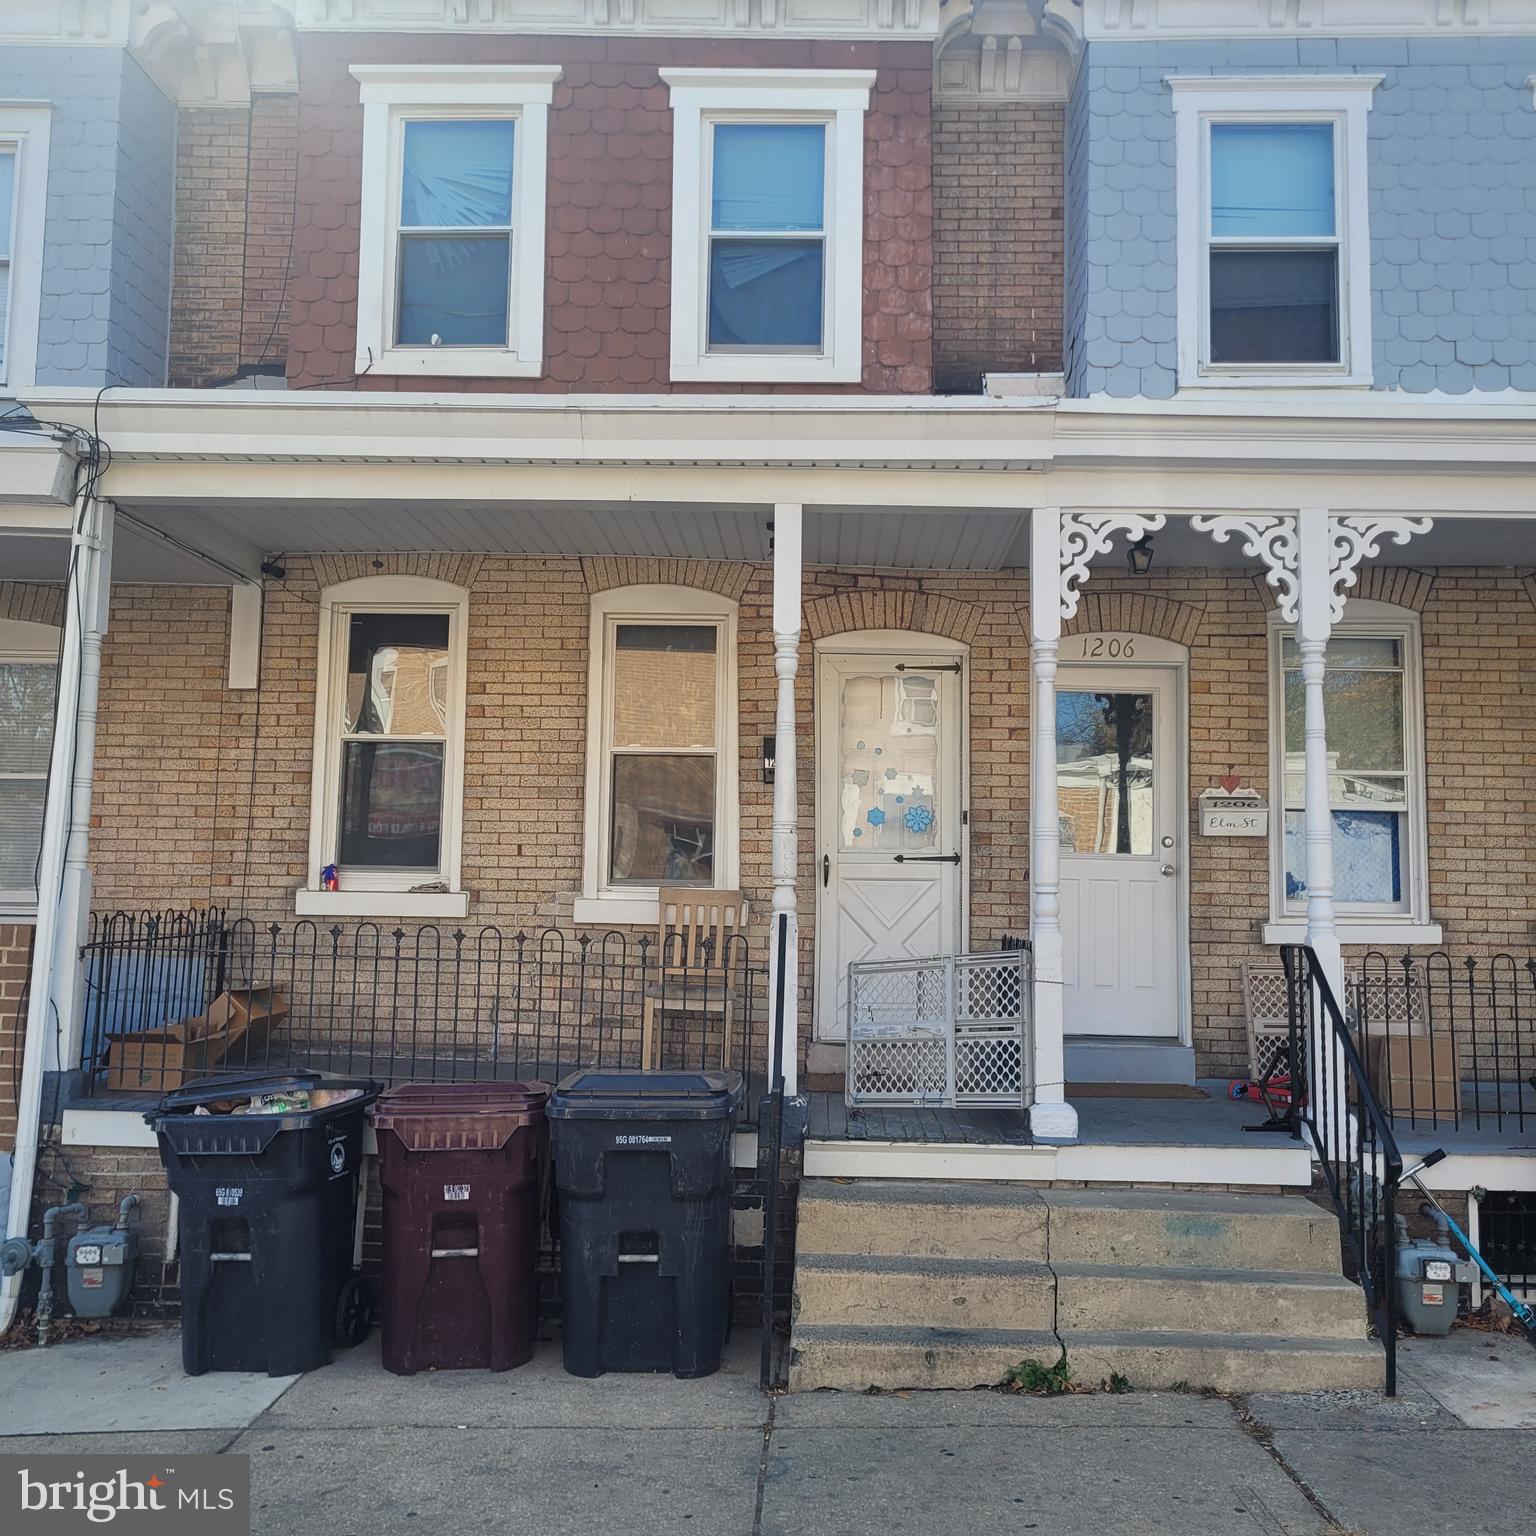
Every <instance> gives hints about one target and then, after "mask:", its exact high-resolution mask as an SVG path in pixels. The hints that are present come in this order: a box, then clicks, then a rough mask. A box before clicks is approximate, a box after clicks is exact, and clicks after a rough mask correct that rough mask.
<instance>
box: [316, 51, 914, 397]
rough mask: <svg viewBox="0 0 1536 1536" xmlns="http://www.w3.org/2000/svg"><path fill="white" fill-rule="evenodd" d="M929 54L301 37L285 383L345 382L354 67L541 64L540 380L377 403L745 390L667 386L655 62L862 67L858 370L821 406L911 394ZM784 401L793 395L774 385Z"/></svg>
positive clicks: (667, 237) (449, 384)
mask: <svg viewBox="0 0 1536 1536" xmlns="http://www.w3.org/2000/svg"><path fill="white" fill-rule="evenodd" d="M930 57H931V54H930V50H929V48H928V45H927V44H924V43H811V42H782V43H781V42H753V43H723V42H703V41H692V42H690V41H686V40H668V39H660V38H657V39H618V38H572V37H553V38H531V37H499V36H485V37H477V38H475V39H473V40H472V41H471V40H465V39H459V38H441V37H413V38H410V39H393V38H388V37H381V36H372V37H368V38H361V39H360V38H332V37H325V36H311V37H307V38H306V39H305V40H304V56H303V68H302V72H301V73H302V76H303V80H304V84H303V86H302V88H301V93H300V132H299V187H298V213H297V218H296V222H295V229H294V279H293V287H292V295H293V301H292V334H291V338H290V350H289V363H288V373H289V380H290V382H291V383H292V384H293V385H295V386H296V387H305V386H312V385H316V384H324V383H327V382H335V383H338V384H345V385H348V386H350V385H351V382H352V374H353V369H354V359H355V345H356V330H357V270H358V228H359V212H360V200H361V192H362V186H361V180H362V166H361V162H362V109H361V107H360V106H359V105H358V94H357V82H356V81H355V80H353V79H352V77H351V76H350V74H349V73H348V69H349V67H350V66H351V65H352V64H358V63H395V62H400V61H404V60H411V61H415V62H420V63H468V62H475V63H483V64H488V63H503V64H514V63H535V62H536V63H554V64H559V65H561V66H562V69H563V71H564V74H563V77H562V79H561V81H560V84H559V85H558V86H557V87H556V88H555V97H554V103H553V106H552V109H551V112H550V124H549V156H550V165H549V201H548V225H547V236H546V241H547V243H546V250H545V332H544V372H543V376H542V377H541V378H538V379H494V378H493V379H450V378H417V377H410V378H395V377H385V376H378V375H373V376H369V377H366V378H365V379H363V380H362V382H361V387H363V388H377V389H413V390H415V389H442V388H452V389H466V390H496V391H505V390H517V391H527V390H537V391H544V392H553V393H560V392H566V391H588V390H591V391H600V392H607V391H623V390H643V391H657V390H669V389H673V388H693V389H701V390H707V391H709V392H711V393H721V392H734V391H736V390H740V391H745V392H751V393H762V392H765V391H768V390H773V389H774V388H775V386H772V385H758V384H751V385H742V386H731V385H720V384H709V385H696V386H674V385H673V384H672V383H671V381H670V378H669V376H668V374H669V358H668V353H669V345H670V327H671V280H672V266H671V233H672V217H671V204H672V113H671V110H670V102H669V93H668V91H667V88H666V87H665V86H664V85H663V84H662V83H661V81H660V79H659V77H658V74H657V70H658V68H660V67H661V66H663V65H668V64H672V65H712V66H716V67H722V68H742V67H785V68H791V67H799V68H805V67H817V66H819V67H823V68H829V69H830V68H874V69H876V70H878V71H879V75H878V79H877V81H876V85H875V89H874V92H873V93H872V96H871V102H870V111H869V115H868V117H867V118H866V134H865V155H864V158H865V196H864V205H865V241H864V283H865V294H864V314H865V321H864V370H863V380H862V382H861V383H860V384H858V385H851V384H850V385H840V386H823V388H828V389H831V390H833V391H835V392H839V393H846V392H850V391H852V392H858V391H861V390H862V391H870V392H878V393H893V392H906V393H925V392H926V391H927V390H928V389H929V387H930V385H931V381H932V369H933V340H932V338H933V301H932V268H933V193H932V143H931V133H930V86H931V66H930ZM782 388H784V389H785V390H787V391H788V392H792V393H804V392H806V386H804V385H793V386H782Z"/></svg>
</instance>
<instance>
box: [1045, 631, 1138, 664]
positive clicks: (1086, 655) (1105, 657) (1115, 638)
mask: <svg viewBox="0 0 1536 1536" xmlns="http://www.w3.org/2000/svg"><path fill="white" fill-rule="evenodd" d="M1136 638H1137V637H1136V636H1135V635H1081V636H1079V637H1077V638H1075V639H1073V640H1069V641H1068V642H1067V644H1066V646H1064V647H1063V649H1064V650H1066V652H1067V656H1066V659H1067V660H1068V661H1078V660H1081V661H1134V660H1135V657H1136ZM1074 647H1075V649H1076V651H1077V655H1076V656H1073V654H1072V648H1074Z"/></svg>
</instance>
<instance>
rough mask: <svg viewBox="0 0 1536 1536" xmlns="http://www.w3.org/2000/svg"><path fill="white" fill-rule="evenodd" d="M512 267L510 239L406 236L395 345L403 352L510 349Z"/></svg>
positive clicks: (483, 236) (491, 236) (478, 236)
mask: <svg viewBox="0 0 1536 1536" xmlns="http://www.w3.org/2000/svg"><path fill="white" fill-rule="evenodd" d="M511 268H512V243H511V237H510V236H507V235H477V236H475V237H473V238H470V239H463V238H456V239H448V238H444V239H439V238H438V237H436V236H433V235H408V236H402V237H401V240H400V319H399V324H398V326H397V327H396V340H397V341H398V342H399V344H400V345H401V346H403V347H430V346H433V345H438V346H444V347H474V346H481V347H486V346H491V347H504V346H506V344H507V290H508V287H509V284H510V276H511ZM433 337H436V338H437V340H436V342H435V343H434V341H433Z"/></svg>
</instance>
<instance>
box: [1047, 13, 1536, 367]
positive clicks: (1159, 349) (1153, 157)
mask: <svg viewBox="0 0 1536 1536" xmlns="http://www.w3.org/2000/svg"><path fill="white" fill-rule="evenodd" d="M1275 71H1288V72H1300V73H1313V72H1315V73H1329V72H1360V73H1367V74H1381V75H1384V76H1385V79H1384V81H1383V83H1382V85H1381V86H1380V87H1379V88H1378V89H1377V91H1376V92H1375V95H1374V100H1373V110H1372V112H1371V114H1370V119H1369V123H1370V132H1369V161H1370V171H1369V175H1370V208H1371V273H1372V281H1371V286H1372V311H1373V313H1372V325H1371V341H1372V353H1373V373H1374V383H1375V387H1376V388H1378V389H1392V388H1396V389H1401V390H1404V391H1408V392H1411V393H1416V394H1419V393H1425V392H1428V391H1430V390H1444V391H1446V392H1448V393H1456V394H1460V393H1465V392H1467V391H1469V390H1498V389H1507V388H1515V389H1536V108H1533V105H1532V95H1531V87H1530V86H1529V85H1528V84H1527V81H1528V80H1529V79H1530V77H1531V76H1532V75H1533V74H1536V40H1532V39H1513V38H1486V39H1476V38H1450V39H1422V40H1421V39H1411V40H1404V39H1390V38H1385V39H1383V38H1363V39H1362V38H1353V39H1337V40H1335V39H1329V38H1303V39H1299V40H1288V41H1274V42H1243V43H1230V42H1229V43H1113V44H1105V43H1097V44H1092V45H1090V47H1089V49H1088V51H1087V55H1086V57H1085V59H1084V62H1083V66H1082V69H1081V71H1080V73H1079V77H1078V84H1077V93H1078V94H1077V95H1076V96H1075V97H1074V100H1073V107H1072V115H1071V118H1070V119H1069V124H1068V163H1069V166H1072V165H1074V164H1076V163H1078V162H1079V161H1081V162H1084V163H1086V167H1087V174H1086V176H1085V178H1084V180H1083V183H1082V186H1083V195H1082V198H1081V200H1080V201H1079V202H1075V203H1074V204H1073V208H1072V211H1073V215H1074V222H1075V223H1076V222H1077V221H1081V222H1080V223H1079V224H1078V227H1077V228H1076V229H1075V230H1072V231H1069V234H1068V241H1069V261H1068V269H1069V270H1068V307H1067V317H1068V324H1069V328H1070V329H1069V334H1068V337H1067V341H1066V351H1067V356H1068V359H1069V366H1068V387H1069V389H1070V390H1071V391H1072V393H1074V394H1079V395H1089V394H1110V395H1143V396H1153V397H1161V396H1166V395H1168V394H1170V393H1172V391H1173V388H1174V379H1175V372H1176V367H1177V359H1176V346H1175V335H1174V324H1175V315H1174V309H1173V303H1174V287H1175V281H1176V273H1175V250H1174V238H1175V228H1174V161H1173V104H1172V98H1171V95H1170V93H1169V91H1168V88H1167V85H1166V83H1165V81H1166V77H1167V76H1168V75H1170V74H1175V73H1178V74H1262V73H1268V72H1275ZM1069 174H1070V172H1069ZM1074 256H1075V261H1074V259H1073V258H1074Z"/></svg>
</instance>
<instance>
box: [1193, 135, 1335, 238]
mask: <svg viewBox="0 0 1536 1536" xmlns="http://www.w3.org/2000/svg"><path fill="white" fill-rule="evenodd" d="M1335 228H1336V223H1335V216H1334V193H1333V125H1332V124H1331V123H1212V124H1211V234H1212V235H1213V236H1215V237H1216V238H1217V239H1220V238H1221V237H1222V236H1223V235H1235V236H1248V237H1250V238H1255V237H1258V238H1263V237H1270V236H1302V237H1306V236H1323V237H1328V236H1331V235H1333V234H1334V232H1335Z"/></svg>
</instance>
